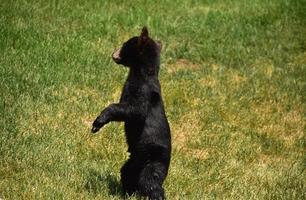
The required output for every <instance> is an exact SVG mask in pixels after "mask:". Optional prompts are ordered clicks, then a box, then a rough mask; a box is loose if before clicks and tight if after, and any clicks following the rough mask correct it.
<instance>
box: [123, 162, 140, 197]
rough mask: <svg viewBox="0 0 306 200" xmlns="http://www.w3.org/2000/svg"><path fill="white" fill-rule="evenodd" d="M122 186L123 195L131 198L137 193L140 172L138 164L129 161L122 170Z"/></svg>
mask: <svg viewBox="0 0 306 200" xmlns="http://www.w3.org/2000/svg"><path fill="white" fill-rule="evenodd" d="M120 172H121V185H122V188H123V193H124V194H128V195H129V196H131V195H132V194H133V193H135V192H136V191H137V181H138V177H139V170H137V165H136V162H135V161H133V160H132V159H129V160H128V161H127V162H126V163H125V164H124V165H123V166H122V168H121V171H120Z"/></svg>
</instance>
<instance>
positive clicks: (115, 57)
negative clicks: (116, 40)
mask: <svg viewBox="0 0 306 200" xmlns="http://www.w3.org/2000/svg"><path fill="white" fill-rule="evenodd" d="M120 51H121V49H117V50H115V52H114V53H113V56H112V57H113V60H114V61H115V62H116V63H117V64H119V63H120V61H121V57H120Z"/></svg>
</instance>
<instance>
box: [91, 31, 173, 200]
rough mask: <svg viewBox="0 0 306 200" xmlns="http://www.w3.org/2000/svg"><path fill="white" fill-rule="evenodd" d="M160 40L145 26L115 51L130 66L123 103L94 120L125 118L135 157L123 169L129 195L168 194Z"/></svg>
mask: <svg viewBox="0 0 306 200" xmlns="http://www.w3.org/2000/svg"><path fill="white" fill-rule="evenodd" d="M160 51H161V43H160V42H157V41H154V40H153V39H151V38H150V37H149V33H148V30H147V28H146V27H144V28H143V29H142V32H141V34H140V36H136V37H133V38H131V39H129V40H128V41H127V42H125V43H124V44H123V46H122V47H121V48H120V49H118V50H116V51H115V52H114V53H113V55H112V57H113V60H114V61H115V62H116V63H117V64H121V65H123V66H126V67H129V74H128V77H127V80H126V82H125V84H124V87H123V90H122V94H121V98H120V102H119V103H114V104H111V105H109V106H108V107H106V108H105V109H104V110H103V111H102V112H101V114H100V115H99V116H98V117H97V118H96V120H95V121H94V122H93V126H92V132H93V133H96V132H97V131H99V129H100V128H101V127H102V126H103V125H105V124H107V123H108V122H110V121H123V122H125V127H124V128H125V134H126V140H127V144H128V152H129V153H130V157H129V159H128V160H127V162H126V163H125V164H124V165H123V167H122V168H121V184H122V187H123V191H124V193H125V194H128V195H131V194H133V193H136V194H138V195H140V196H144V197H147V198H149V199H158V200H159V199H165V194H164V189H163V187H162V184H163V182H164V180H165V178H166V176H167V173H168V168H169V164H170V154H171V136H170V128H169V124H168V121H167V117H166V114H165V110H164V104H163V100H162V96H161V88H160V83H159V80H158V73H159V65H160Z"/></svg>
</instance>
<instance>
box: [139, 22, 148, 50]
mask: <svg viewBox="0 0 306 200" xmlns="http://www.w3.org/2000/svg"><path fill="white" fill-rule="evenodd" d="M148 39H149V31H148V29H147V27H145V26H144V27H143V28H142V31H141V34H140V36H139V37H138V45H139V46H142V45H144V44H145V43H146V42H147V41H148Z"/></svg>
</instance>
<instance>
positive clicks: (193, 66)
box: [166, 59, 201, 74]
mask: <svg viewBox="0 0 306 200" xmlns="http://www.w3.org/2000/svg"><path fill="white" fill-rule="evenodd" d="M200 67H201V65H200V64H197V63H194V62H191V61H189V60H186V59H178V60H177V61H176V62H175V63H171V64H167V67H166V68H167V72H168V73H170V74H172V73H176V72H178V71H180V70H197V69H199V68H200Z"/></svg>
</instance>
